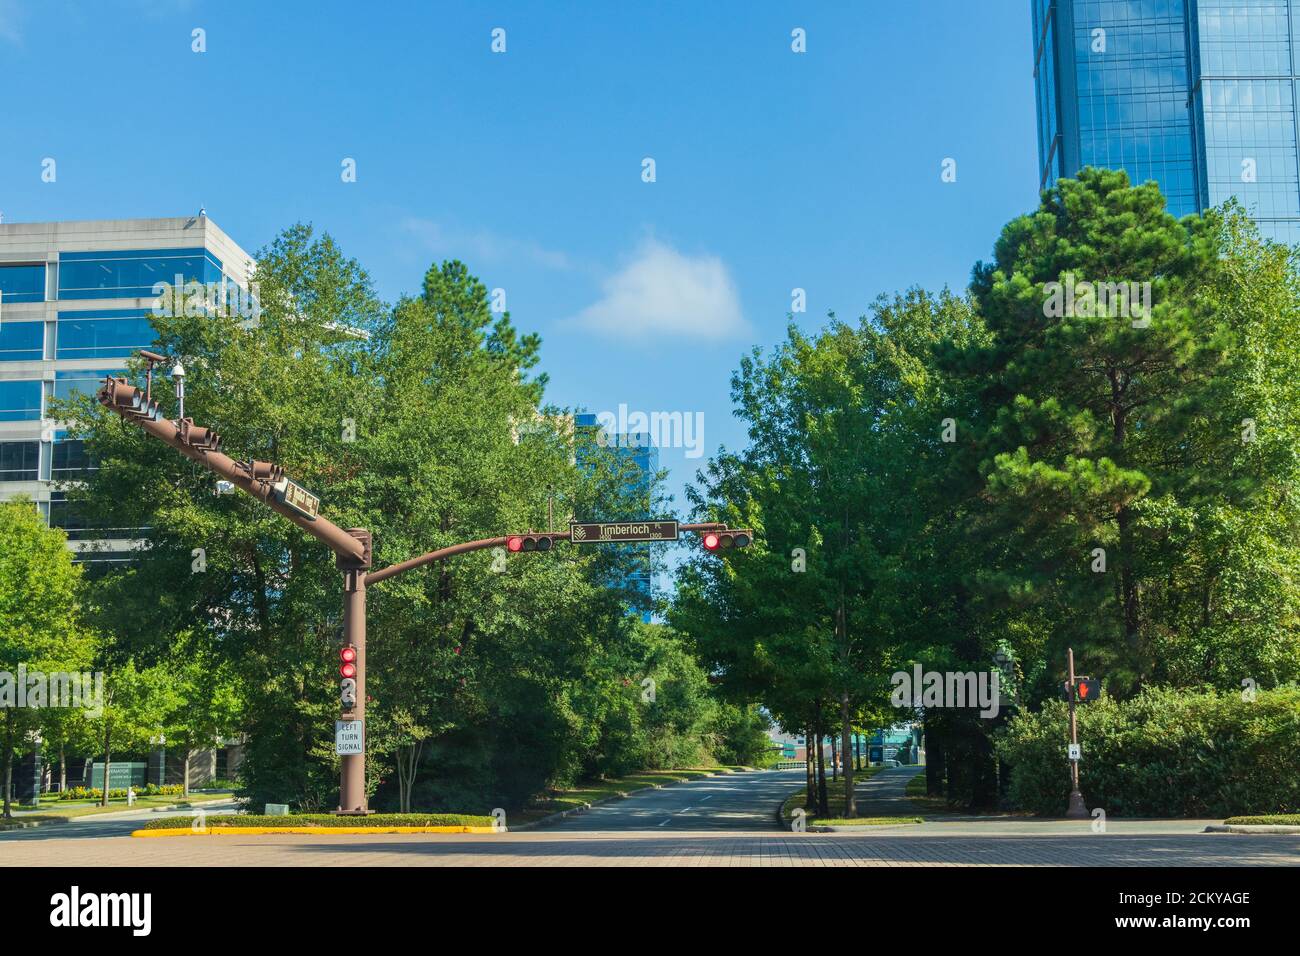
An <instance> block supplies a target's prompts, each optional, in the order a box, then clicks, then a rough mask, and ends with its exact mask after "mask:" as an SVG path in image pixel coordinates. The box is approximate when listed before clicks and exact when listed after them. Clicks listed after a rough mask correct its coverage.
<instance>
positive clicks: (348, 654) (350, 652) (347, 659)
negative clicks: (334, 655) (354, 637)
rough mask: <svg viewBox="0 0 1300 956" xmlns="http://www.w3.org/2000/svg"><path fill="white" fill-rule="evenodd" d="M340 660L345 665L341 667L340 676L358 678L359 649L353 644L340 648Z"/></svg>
mask: <svg viewBox="0 0 1300 956" xmlns="http://www.w3.org/2000/svg"><path fill="white" fill-rule="evenodd" d="M339 660H340V661H342V662H343V663H342V664H340V665H339V674H340V675H341V676H342V677H346V678H352V677H356V676H357V665H356V660H357V649H356V647H355V646H354V645H352V644H344V645H343V646H342V647H341V648H339Z"/></svg>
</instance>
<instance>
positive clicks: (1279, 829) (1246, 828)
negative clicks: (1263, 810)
mask: <svg viewBox="0 0 1300 956" xmlns="http://www.w3.org/2000/svg"><path fill="white" fill-rule="evenodd" d="M1205 832H1206V833H1300V827H1298V826H1288V825H1286V824H1277V823H1254V824H1245V823H1231V824H1229V823H1212V824H1210V825H1209V826H1207V827H1206V828H1205Z"/></svg>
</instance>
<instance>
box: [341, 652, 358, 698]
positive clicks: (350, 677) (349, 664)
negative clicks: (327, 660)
mask: <svg viewBox="0 0 1300 956" xmlns="http://www.w3.org/2000/svg"><path fill="white" fill-rule="evenodd" d="M339 676H340V677H341V678H342V680H341V681H339V705H340V706H341V707H342V708H343V709H344V710H352V709H353V708H355V707H356V706H357V647H356V645H355V644H344V645H343V646H342V647H340V648H339Z"/></svg>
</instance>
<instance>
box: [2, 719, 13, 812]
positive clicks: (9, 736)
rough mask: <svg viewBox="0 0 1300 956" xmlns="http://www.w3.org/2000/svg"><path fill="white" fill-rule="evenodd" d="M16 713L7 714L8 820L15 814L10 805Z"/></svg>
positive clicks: (6, 805)
mask: <svg viewBox="0 0 1300 956" xmlns="http://www.w3.org/2000/svg"><path fill="white" fill-rule="evenodd" d="M13 722H14V715H13V711H9V712H8V713H6V714H5V746H4V751H5V783H4V787H5V799H4V819H6V820H8V819H9V818H10V817H12V816H13V811H12V810H11V809H10V806H9V788H10V787H12V786H13V780H14V723H13Z"/></svg>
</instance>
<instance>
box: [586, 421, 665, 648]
mask: <svg viewBox="0 0 1300 956" xmlns="http://www.w3.org/2000/svg"><path fill="white" fill-rule="evenodd" d="M573 424H574V427H575V429H577V430H578V431H580V432H581V431H587V432H590V433H598V432H600V430H601V425H600V422H599V420H598V418H597V416H596V415H593V414H590V413H585V412H584V413H581V414H578V415H575V416H574V417H573ZM606 450H607V451H608V453H610V454H612V455H614V456H616V460H617V461H618V462H619V464H620V465H621V466H623V467H624V468H625V470H626V474H627V477H628V481H627V484H626V485H625V487H624V489H623V491H624V501H625V505H626V507H625V510H623V511H622V512H620V513H619V514H609V515H588V516H585V517H582V518H579V519H578V520H582V521H631V520H633V519H636V518H647V517H655V516H654V515H652V514H651V513H650V508H651V507H652V506H653V503H654V476H655V473H656V472H658V471H659V449H658V448H656V447H655V446H654V444H653V442H652V441H651V439H650V435H649V434H647V433H644V432H630V433H626V434H623V433H617V434H616V433H611V432H606V434H605V435H604V437H603V438H602V439H601V441H600V444H599V445H598V446H597V448H596V449H595V451H598V452H602V453H603V452H605V451H606ZM589 455H590V452H587V451H584V449H583V447H582V446H581V445H579V450H578V466H579V467H583V466H584V465H585V466H586V467H591V460H590V458H589V457H588V456H589ZM631 547H636V548H637V553H636V557H637V563H636V568H635V569H634V570H632V571H629V572H628V573H626V574H625V575H623V576H621V577H620V579H619V580H617V581H614V582H611V583H613V584H614V585H615V586H616V587H621V588H626V589H627V590H629V591H634V592H636V593H638V594H640V595H643V596H644V598H645V600H646V602H647V605H648V604H649V602H650V601H651V600H652V599H653V597H654V569H655V564H654V559H653V552H652V551H651V548H652V547H653V545H635V546H631ZM651 616H652V615H651V613H650V612H649V611H648V610H646V611H642V612H641V619H642V620H643V621H647V622H648V621H649V620H650V618H651Z"/></svg>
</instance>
